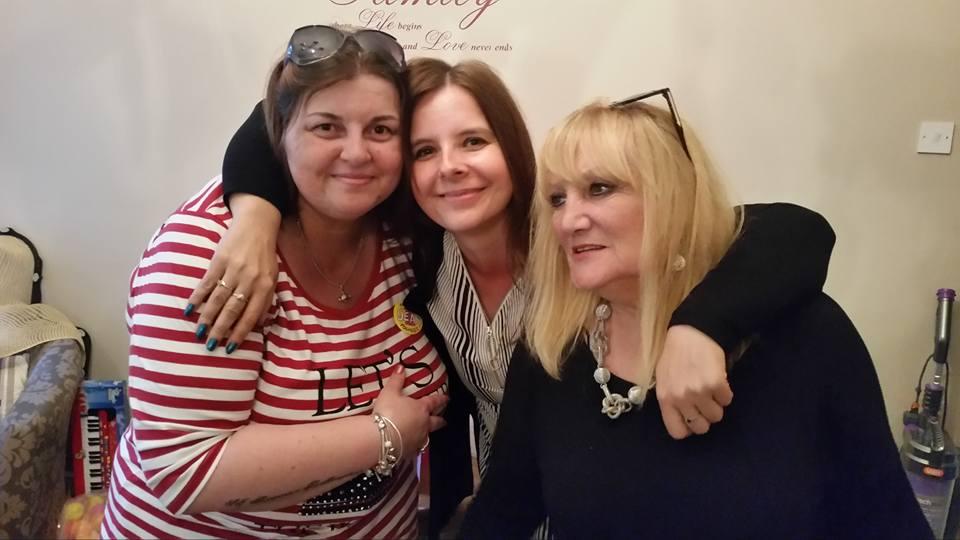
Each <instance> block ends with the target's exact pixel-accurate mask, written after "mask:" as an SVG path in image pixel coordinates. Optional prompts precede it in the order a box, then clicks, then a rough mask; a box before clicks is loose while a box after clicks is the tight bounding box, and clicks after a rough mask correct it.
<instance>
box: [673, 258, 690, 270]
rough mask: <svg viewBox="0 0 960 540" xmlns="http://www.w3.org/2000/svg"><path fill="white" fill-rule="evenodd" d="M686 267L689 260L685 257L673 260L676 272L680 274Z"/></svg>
mask: <svg viewBox="0 0 960 540" xmlns="http://www.w3.org/2000/svg"><path fill="white" fill-rule="evenodd" d="M686 267H687V260H686V259H684V258H683V255H677V257H676V258H675V259H673V271H674V272H679V271H681V270H683V269H684V268H686Z"/></svg>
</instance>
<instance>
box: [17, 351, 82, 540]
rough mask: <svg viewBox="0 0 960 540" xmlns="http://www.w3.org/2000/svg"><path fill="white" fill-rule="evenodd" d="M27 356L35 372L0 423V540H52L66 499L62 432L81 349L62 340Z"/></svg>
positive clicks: (67, 419)
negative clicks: (1, 539) (9, 539)
mask: <svg viewBox="0 0 960 540" xmlns="http://www.w3.org/2000/svg"><path fill="white" fill-rule="evenodd" d="M28 352H29V354H30V363H34V362H35V364H34V366H35V367H33V369H31V370H30V373H29V377H28V378H27V382H26V386H25V387H24V389H23V392H22V393H21V394H20V397H19V398H18V399H17V401H16V403H15V404H14V406H13V409H12V410H11V411H10V412H9V413H8V414H7V415H6V416H5V417H4V418H3V419H2V420H0V538H55V537H56V519H57V515H58V513H59V511H60V508H61V507H62V506H63V501H64V500H65V499H66V490H65V486H64V464H65V463H66V443H67V432H68V427H69V425H70V412H71V408H72V405H73V400H74V397H75V396H76V393H77V388H78V387H79V385H80V380H81V378H82V374H83V360H84V358H83V350H82V349H81V348H80V345H79V344H78V343H77V342H76V341H74V340H69V339H68V340H58V341H51V342H49V343H45V344H42V345H38V346H37V347H34V348H33V349H30V350H29V351H28Z"/></svg>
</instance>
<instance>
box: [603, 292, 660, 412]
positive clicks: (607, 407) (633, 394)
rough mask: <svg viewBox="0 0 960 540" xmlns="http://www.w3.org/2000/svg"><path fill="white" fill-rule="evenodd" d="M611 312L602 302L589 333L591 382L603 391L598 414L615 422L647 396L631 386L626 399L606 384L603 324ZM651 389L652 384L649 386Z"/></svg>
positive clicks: (607, 345) (640, 388)
mask: <svg viewBox="0 0 960 540" xmlns="http://www.w3.org/2000/svg"><path fill="white" fill-rule="evenodd" d="M611 313H612V310H611V309H610V304H608V303H607V302H605V301H603V302H600V304H598V305H597V309H596V310H595V311H594V315H595V316H596V319H597V322H596V324H595V325H594V327H593V331H592V332H590V351H591V352H593V357H594V358H595V359H596V360H597V369H596V370H594V372H593V380H595V381H597V384H599V385H600V388H601V389H602V390H603V396H604V397H603V401H601V402H600V412H602V413H603V414H605V415H607V416H609V417H610V418H611V419H613V420H616V419H617V418H619V417H620V415H621V414H623V413H625V412H630V410H631V409H633V407H634V405H636V406H637V407H640V406H641V405H643V400H644V399H645V398H646V396H647V392H646V391H645V390H644V389H643V388H642V387H641V386H640V385H636V384H635V385H633V386H631V387H630V390H628V391H627V397H623V396H621V395H620V394H615V393H612V392H610V389H609V388H608V387H607V383H609V382H610V370H609V369H607V368H605V367H603V357H604V355H606V354H607V350H608V349H609V344H608V343H607V332H606V329H605V323H606V322H607V320H608V319H609V318H610V314H611ZM650 386H651V387H652V386H653V384H651V385H650Z"/></svg>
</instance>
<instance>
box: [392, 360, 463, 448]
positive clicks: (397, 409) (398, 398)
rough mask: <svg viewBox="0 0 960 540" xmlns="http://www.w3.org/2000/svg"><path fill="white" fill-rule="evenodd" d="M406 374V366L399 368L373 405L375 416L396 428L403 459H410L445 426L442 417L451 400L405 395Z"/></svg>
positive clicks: (431, 396)
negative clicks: (400, 440)
mask: <svg viewBox="0 0 960 540" xmlns="http://www.w3.org/2000/svg"><path fill="white" fill-rule="evenodd" d="M403 371H404V366H403V364H399V365H398V367H397V368H396V369H394V370H393V371H392V372H391V374H390V376H389V377H387V380H386V381H385V382H384V383H383V390H381V391H380V395H379V396H377V399H376V400H375V401H374V402H373V412H375V413H377V414H379V415H380V416H383V417H386V418H389V419H390V420H391V421H392V422H393V423H394V424H396V428H397V430H399V431H400V436H401V437H402V438H403V455H402V456H400V457H402V458H411V457H413V456H415V455H417V453H418V452H419V451H420V448H422V447H423V446H424V445H425V444H426V442H427V438H428V437H429V436H430V432H432V431H436V430H438V429H440V428H442V427H443V426H444V425H446V421H445V420H444V419H443V417H442V416H441V414H442V412H443V408H444V407H445V406H446V405H447V401H448V398H447V396H445V395H442V394H430V395H429V396H424V397H422V398H419V399H416V398H412V397H408V396H405V395H403V385H404V378H405V377H404V373H403ZM388 429H389V424H388Z"/></svg>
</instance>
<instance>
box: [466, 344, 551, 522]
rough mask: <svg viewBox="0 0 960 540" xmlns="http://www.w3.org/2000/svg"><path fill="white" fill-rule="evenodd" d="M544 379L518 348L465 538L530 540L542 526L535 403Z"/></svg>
mask: <svg viewBox="0 0 960 540" xmlns="http://www.w3.org/2000/svg"><path fill="white" fill-rule="evenodd" d="M541 374H542V368H541V367H540V365H539V364H537V363H536V362H535V361H534V360H533V359H532V358H530V356H529V354H528V353H527V352H526V349H525V348H524V347H523V346H522V345H520V344H518V345H517V347H516V349H515V350H514V354H513V357H512V358H511V359H510V367H509V368H508V370H507V382H506V387H505V388H504V391H503V402H502V404H501V407H500V417H499V418H498V420H497V431H496V433H495V434H494V436H493V446H492V448H491V450H490V466H489V468H488V469H487V474H486V476H484V478H483V482H481V484H480V490H479V491H478V492H477V496H476V499H474V501H473V504H471V505H470V508H469V510H468V511H467V515H466V517H465V518H464V521H463V526H462V527H461V528H460V536H461V538H467V539H471V538H476V539H487V538H530V535H531V534H533V531H534V530H535V529H536V528H537V526H539V525H540V523H541V522H543V519H544V516H545V511H544V506H543V494H542V492H541V490H540V469H539V467H538V466H537V462H536V442H535V440H534V436H535V431H536V430H535V428H534V426H535V425H536V421H537V420H536V416H537V414H536V406H535V403H534V402H533V401H534V400H533V396H534V395H535V394H536V385H537V384H538V379H542V378H543V377H545V376H546V375H541ZM539 384H542V382H541V383H539Z"/></svg>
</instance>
